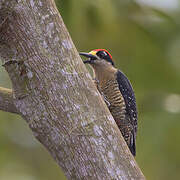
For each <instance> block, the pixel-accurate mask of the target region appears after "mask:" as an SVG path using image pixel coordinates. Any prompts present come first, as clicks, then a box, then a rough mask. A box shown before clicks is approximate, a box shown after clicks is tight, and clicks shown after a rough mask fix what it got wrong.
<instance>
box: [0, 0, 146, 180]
mask: <svg viewBox="0 0 180 180" xmlns="http://www.w3.org/2000/svg"><path fill="white" fill-rule="evenodd" d="M0 58H1V60H2V62H3V64H4V67H5V69H6V70H7V72H8V74H9V77H10V79H11V81H12V86H13V98H12V94H11V93H10V94H9V95H8V96H6V97H8V98H7V99H8V100H7V101H9V102H11V103H10V105H8V106H12V109H14V110H15V111H16V112H19V114H20V115H21V116H22V117H23V118H24V119H25V120H26V122H27V123H28V125H29V127H30V128H31V130H32V131H33V133H34V136H35V137H36V138H37V139H38V140H39V141H40V142H41V143H42V144H43V145H44V147H45V148H46V149H47V150H48V151H49V152H50V154H51V156H52V157H53V158H54V159H55V160H56V162H57V163H58V164H59V166H60V167H61V168H62V169H63V171H64V173H65V175H66V176H67V178H68V179H88V180H90V179H92V180H94V179H99V180H103V179H105V180H107V179H123V180H127V179H138V180H139V179H145V178H144V176H143V174H142V172H141V171H140V169H139V167H138V165H137V163H136V161H135V160H134V158H133V157H132V155H131V154H130V152H129V150H128V147H127V145H126V143H125V142H124V140H123V138H122V136H121V133H120V131H119V129H118V127H117V125H116V123H115V121H114V119H113V118H112V116H111V114H110V112H109V110H108V108H107V107H106V105H105V103H104V102H103V100H102V98H101V97H100V95H99V93H98V92H97V90H96V88H95V86H94V84H93V82H92V80H91V77H90V75H89V73H88V72H87V70H86V68H85V66H84V65H83V63H82V61H81V59H80V57H79V55H78V52H77V50H76V48H75V47H74V45H73V42H72V40H71V38H70V36H69V34H68V32H67V30H66V27H65V25H64V23H63V21H62V18H61V16H60V14H59V13H58V11H57V9H56V6H55V3H54V1H53V0H1V1H0ZM1 95H3V93H2V94H1V93H0V96H1ZM1 97H2V96H1ZM5 99H6V98H5ZM0 101H1V102H2V101H5V102H6V100H4V99H0ZM0 104H2V103H0ZM13 105H14V107H13ZM0 108H1V106H0ZM2 110H5V109H3V108H2ZM9 111H11V110H9Z"/></svg>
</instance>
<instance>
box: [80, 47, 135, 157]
mask: <svg viewBox="0 0 180 180" xmlns="http://www.w3.org/2000/svg"><path fill="white" fill-rule="evenodd" d="M80 55H82V56H85V57H86V58H88V59H87V60H85V61H84V63H85V64H90V66H91V67H92V69H93V79H94V81H95V84H96V87H97V89H98V90H99V92H100V94H101V95H102V96H103V98H104V101H105V103H106V104H107V106H108V108H109V110H110V112H111V114H112V116H113V118H114V120H115V122H116V124H117V126H118V128H119V130H120V131H121V133H122V136H123V137H124V140H125V141H126V143H127V145H128V147H129V149H130V151H131V153H132V154H133V156H135V155H136V133H137V108H136V99H135V95H134V91H133V88H132V86H131V83H130V81H129V80H128V78H127V77H126V76H125V75H124V73H123V72H122V71H121V70H119V69H116V68H115V66H114V61H113V60H112V56H111V54H110V53H109V52H108V51H107V50H105V49H95V50H92V51H90V52H89V53H84V52H81V53H80Z"/></svg>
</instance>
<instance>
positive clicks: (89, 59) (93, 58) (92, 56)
mask: <svg viewBox="0 0 180 180" xmlns="http://www.w3.org/2000/svg"><path fill="white" fill-rule="evenodd" d="M79 55H82V56H85V57H87V58H88V60H86V61H83V62H84V63H85V64H86V63H88V64H93V61H94V60H96V59H97V57H96V56H95V55H93V54H91V53H84V52H80V53H79Z"/></svg>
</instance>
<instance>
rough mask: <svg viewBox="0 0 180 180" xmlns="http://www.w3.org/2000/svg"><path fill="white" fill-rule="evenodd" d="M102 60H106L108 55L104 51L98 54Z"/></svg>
mask: <svg viewBox="0 0 180 180" xmlns="http://www.w3.org/2000/svg"><path fill="white" fill-rule="evenodd" d="M97 55H98V56H99V57H100V58H104V57H106V56H107V53H106V52H104V51H100V52H99V53H98V54H97Z"/></svg>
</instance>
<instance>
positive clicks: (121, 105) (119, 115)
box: [99, 80, 127, 126]
mask: <svg viewBox="0 0 180 180" xmlns="http://www.w3.org/2000/svg"><path fill="white" fill-rule="evenodd" d="M99 90H100V91H101V92H102V93H103V95H104V96H105V98H106V100H107V101H108V103H109V110H110V112H111V114H112V116H113V118H114V119H115V121H116V123H117V124H118V126H119V125H120V124H119V123H121V124H124V123H125V122H124V121H125V114H126V105H125V102H124V98H123V96H122V94H121V92H120V90H119V86H118V83H117V81H115V80H109V81H107V82H106V83H105V85H104V86H101V87H100V88H99ZM126 123H127V122H126Z"/></svg>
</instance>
